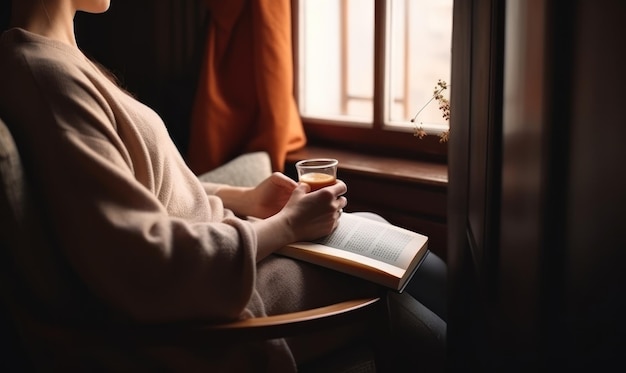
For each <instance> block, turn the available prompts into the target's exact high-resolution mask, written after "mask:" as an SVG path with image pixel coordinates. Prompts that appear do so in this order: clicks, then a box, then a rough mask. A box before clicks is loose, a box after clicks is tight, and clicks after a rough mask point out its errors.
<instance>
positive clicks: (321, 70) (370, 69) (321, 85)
mask: <svg viewBox="0 0 626 373" xmlns="http://www.w3.org/2000/svg"><path fill="white" fill-rule="evenodd" d="M299 9H300V17H299V18H300V22H299V25H300V30H299V43H298V45H299V49H300V50H299V54H300V66H299V74H300V76H299V83H300V85H299V88H300V92H299V105H300V111H301V114H302V115H303V116H305V117H316V118H332V119H339V120H346V121H347V120H349V121H359V122H369V123H371V122H372V117H373V103H372V100H373V91H374V65H373V64H374V58H373V53H374V49H373V48H374V0H300V5H299Z"/></svg>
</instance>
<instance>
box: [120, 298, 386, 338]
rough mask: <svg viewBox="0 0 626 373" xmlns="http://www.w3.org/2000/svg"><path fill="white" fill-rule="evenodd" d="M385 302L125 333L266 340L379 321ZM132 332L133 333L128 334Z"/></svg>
mask: <svg viewBox="0 0 626 373" xmlns="http://www.w3.org/2000/svg"><path fill="white" fill-rule="evenodd" d="M383 307H384V302H383V300H382V298H380V297H372V298H360V299H352V300H347V301H343V302H339V303H335V304H332V305H329V306H324V307H319V308H314V309H310V310H305V311H298V312H291V313H286V314H280V315H273V316H267V317H256V318H251V319H246V320H238V321H233V322H227V323H223V324H212V325H207V324H197V323H190V324H184V325H181V324H178V323H177V324H168V325H153V326H141V327H138V328H132V330H127V331H126V332H125V333H124V334H125V335H129V336H131V338H139V339H141V340H142V341H144V342H145V341H148V343H153V344H160V343H161V342H165V343H171V342H175V343H180V344H187V343H193V344H195V343H201V344H205V345H207V344H208V345H210V344H215V343H218V344H220V343H225V342H228V341H230V342H232V341H237V340H246V341H250V340H267V339H274V338H285V337H291V336H297V335H302V334H306V333H310V332H317V331H320V330H332V329H333V328H336V327H345V326H347V325H357V324H363V325H364V326H371V325H373V324H374V323H378V324H380V320H381V315H383V313H382V312H384V309H383ZM129 331H130V333H128V332H129Z"/></svg>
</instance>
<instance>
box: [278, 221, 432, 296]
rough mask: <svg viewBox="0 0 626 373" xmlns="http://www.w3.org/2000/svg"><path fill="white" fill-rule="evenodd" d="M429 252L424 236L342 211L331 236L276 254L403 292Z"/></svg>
mask: <svg viewBox="0 0 626 373" xmlns="http://www.w3.org/2000/svg"><path fill="white" fill-rule="evenodd" d="M427 252H428V237H426V236H424V235H421V234H419V233H416V232H413V231H410V230H407V229H404V228H400V227H397V226H394V225H392V224H389V223H385V222H380V221H376V220H372V219H368V218H365V217H362V216H359V215H354V214H350V213H343V214H342V215H341V218H340V219H339V226H338V227H337V229H335V230H334V231H333V232H332V233H331V234H330V235H328V236H326V237H324V238H322V239H320V240H318V241H316V242H296V243H293V244H291V245H288V246H286V247H284V248H282V249H280V250H278V251H277V252H276V253H277V254H280V255H284V256H288V257H291V258H294V259H299V260H304V261H307V262H310V263H313V264H317V265H321V266H324V267H327V268H331V269H334V270H336V271H340V272H344V273H347V274H350V275H353V276H356V277H360V278H363V279H366V280H369V281H372V282H375V283H377V284H379V285H383V286H386V287H388V288H391V289H393V290H396V291H398V292H402V291H403V290H404V287H405V286H406V284H407V282H408V281H409V280H410V279H411V277H412V276H413V274H414V273H415V270H416V269H417V267H418V266H419V265H420V263H421V262H422V260H423V259H424V257H425V256H426V253H427Z"/></svg>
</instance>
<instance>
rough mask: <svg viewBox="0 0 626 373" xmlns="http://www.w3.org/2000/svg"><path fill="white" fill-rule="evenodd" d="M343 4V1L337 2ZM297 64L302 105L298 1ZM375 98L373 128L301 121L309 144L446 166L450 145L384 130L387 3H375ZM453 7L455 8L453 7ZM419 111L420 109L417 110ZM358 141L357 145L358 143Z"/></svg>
mask: <svg viewBox="0 0 626 373" xmlns="http://www.w3.org/2000/svg"><path fill="white" fill-rule="evenodd" d="M338 1H341V0H338ZM291 5H292V8H291V9H292V44H293V51H294V53H293V61H294V74H293V76H294V97H295V98H296V102H299V97H298V96H299V81H298V77H299V53H298V51H299V38H298V36H299V35H298V30H299V0H291ZM374 6H375V12H374V57H373V58H374V97H373V123H372V127H368V128H363V127H360V126H355V125H353V124H351V123H350V122H348V121H340V120H332V119H325V118H324V119H323V118H310V117H302V123H303V126H304V130H305V133H306V135H307V139H308V144H310V145H316V146H327V147H333V148H341V149H345V150H350V151H357V152H365V153H368V154H372V153H376V154H380V155H384V156H395V157H402V158H411V159H420V160H428V161H434V162H441V163H446V162H447V154H448V143H447V142H441V141H440V137H439V135H438V134H427V135H426V136H424V137H423V138H422V139H418V138H417V137H415V136H414V135H413V133H412V131H410V130H409V131H407V130H406V129H404V130H403V129H390V128H385V126H386V125H385V89H386V87H385V85H386V83H385V77H386V63H387V61H386V55H385V44H386V43H387V26H386V24H385V19H386V17H387V0H374ZM453 7H454V5H453ZM416 110H417V108H416ZM355 139H358V141H355Z"/></svg>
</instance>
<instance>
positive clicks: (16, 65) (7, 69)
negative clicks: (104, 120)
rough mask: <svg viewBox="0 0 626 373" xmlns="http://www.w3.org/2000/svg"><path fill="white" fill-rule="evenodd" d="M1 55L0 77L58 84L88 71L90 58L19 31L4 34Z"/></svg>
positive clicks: (70, 47)
mask: <svg viewBox="0 0 626 373" xmlns="http://www.w3.org/2000/svg"><path fill="white" fill-rule="evenodd" d="M0 55H1V56H2V57H0V74H4V75H9V76H13V78H18V76H19V75H21V74H28V75H29V76H30V77H32V78H34V79H36V80H37V79H41V78H54V80H59V79H63V78H64V77H68V76H72V75H74V74H77V73H79V72H80V71H81V70H82V69H84V68H88V67H89V62H88V60H87V58H86V57H85V56H84V55H83V54H82V52H81V51H80V50H79V49H78V48H76V47H74V46H71V45H69V44H65V43H63V42H60V41H56V40H52V39H49V38H46V37H44V36H41V35H37V34H34V33H32V32H29V31H26V30H23V29H19V28H14V29H10V30H7V31H5V32H4V33H3V34H2V36H1V38H0ZM16 75H17V76H16ZM19 78H20V79H24V78H25V76H19ZM45 80H47V79H45Z"/></svg>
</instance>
